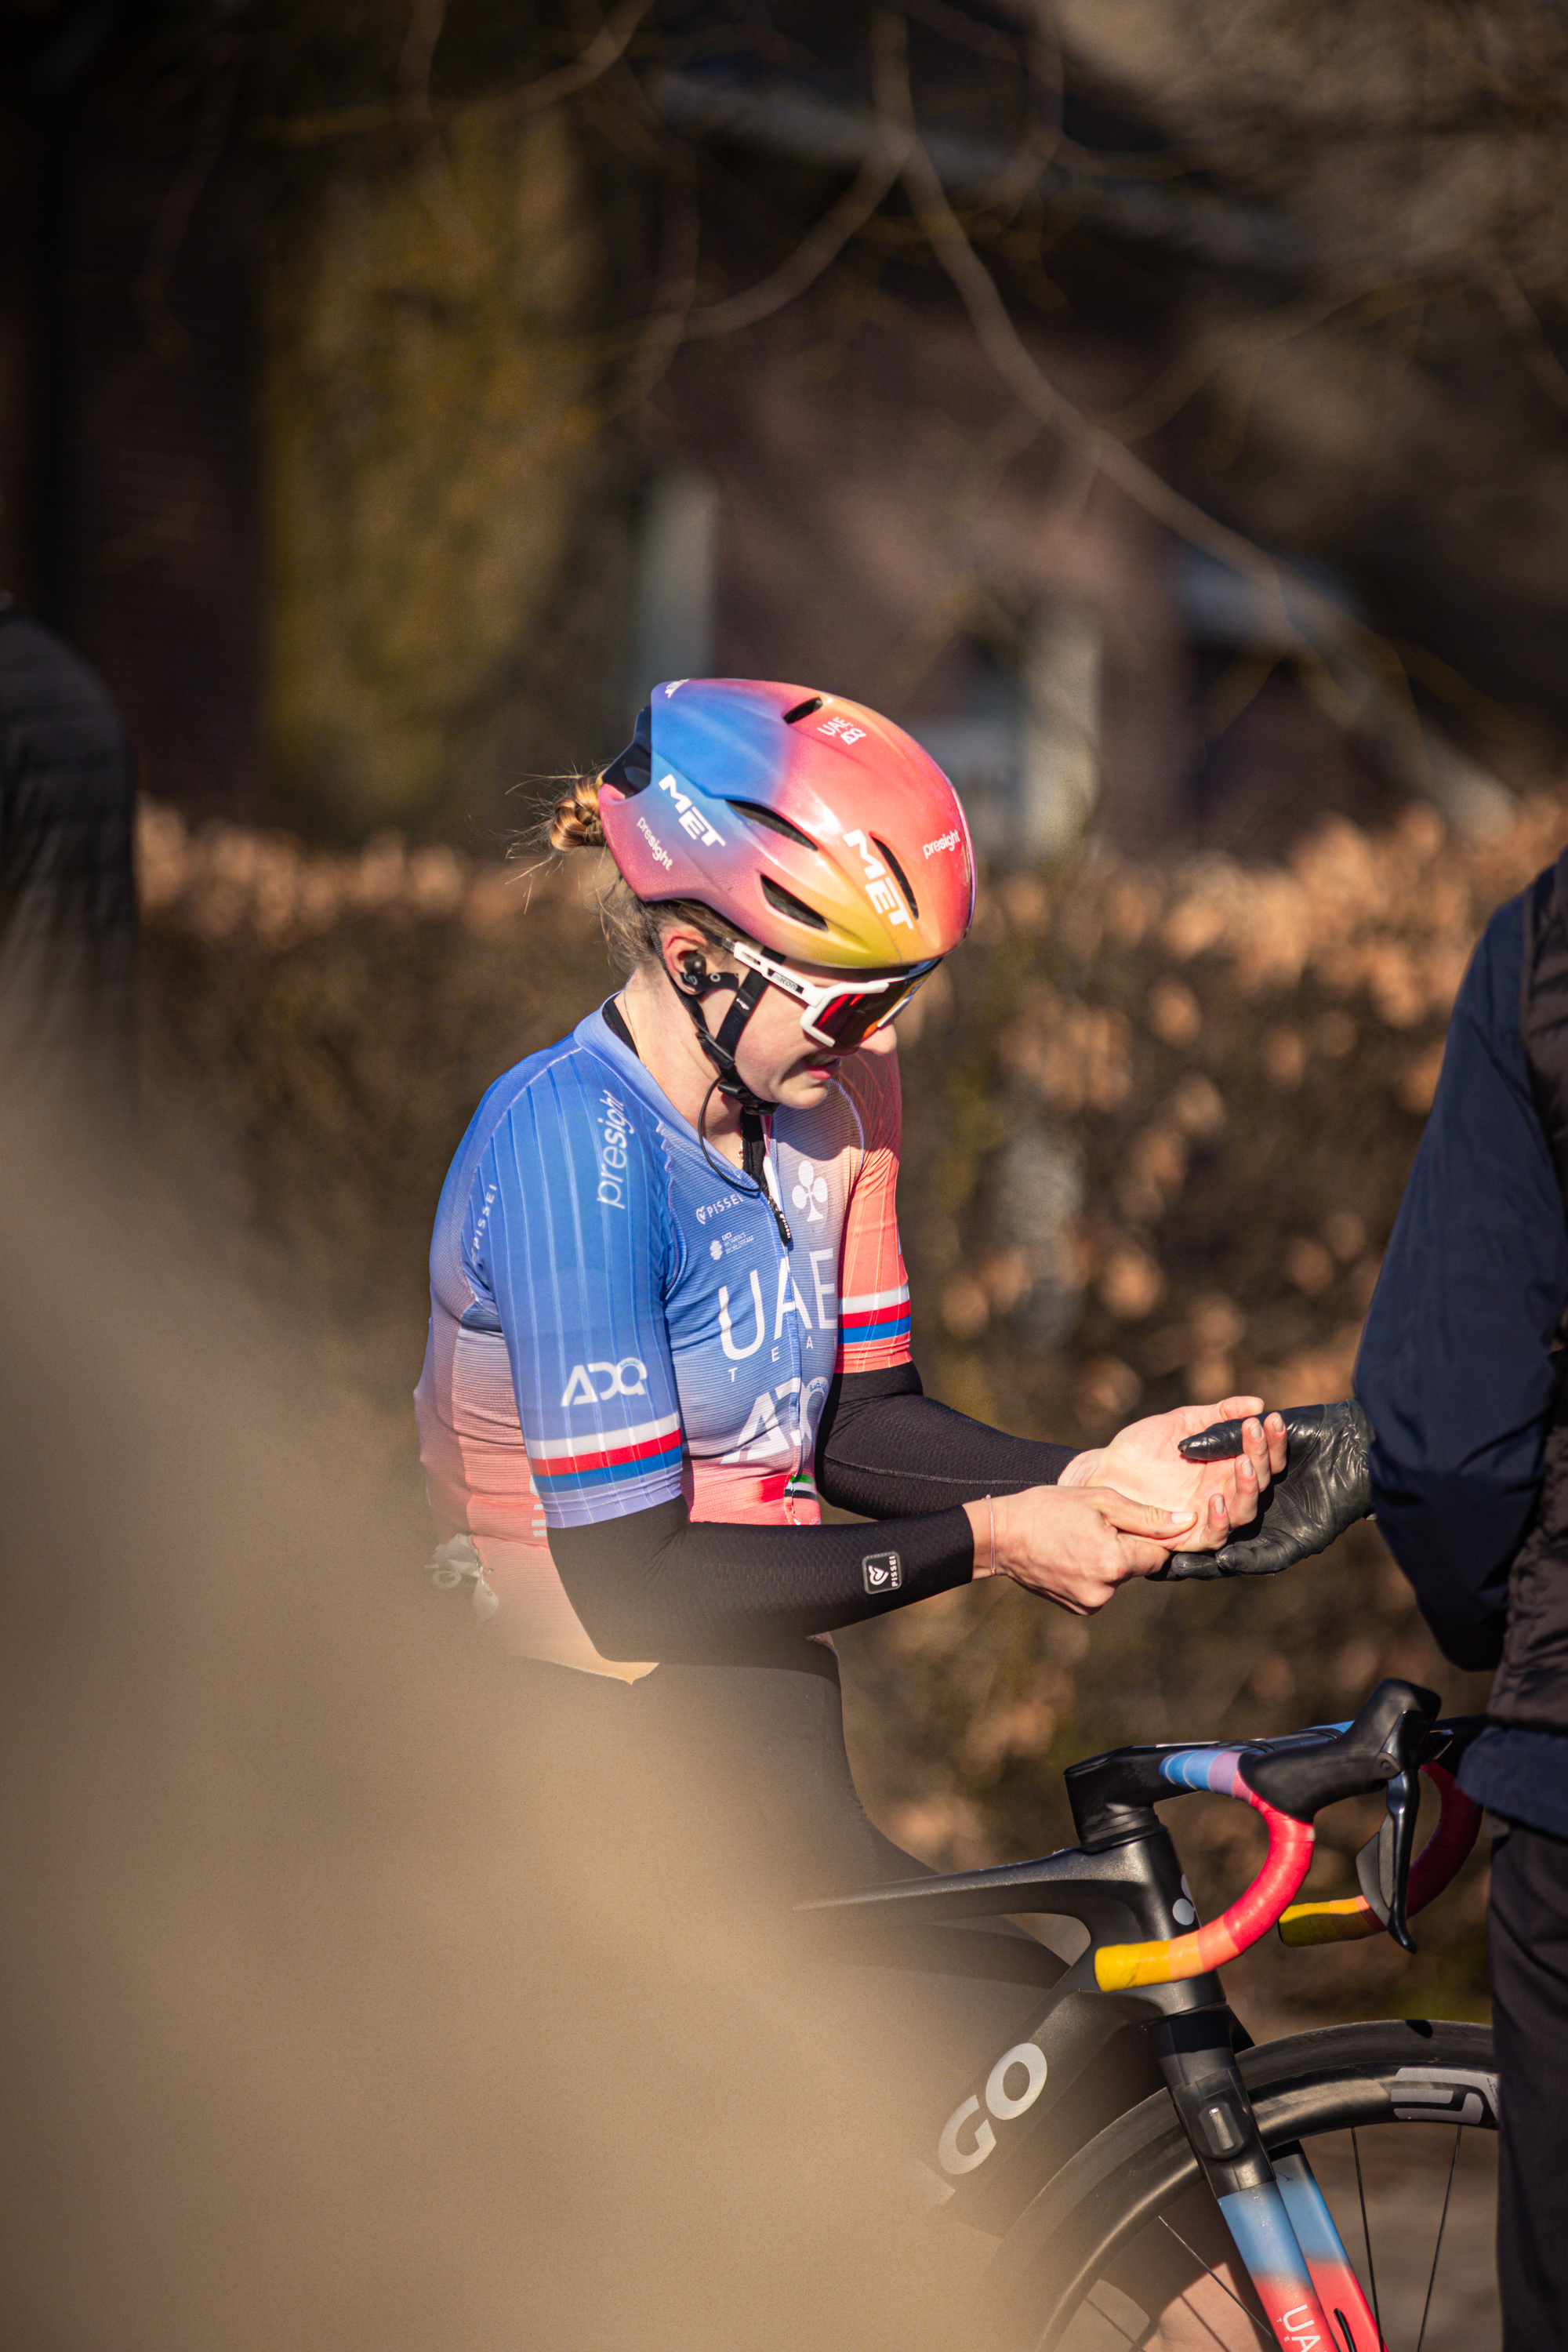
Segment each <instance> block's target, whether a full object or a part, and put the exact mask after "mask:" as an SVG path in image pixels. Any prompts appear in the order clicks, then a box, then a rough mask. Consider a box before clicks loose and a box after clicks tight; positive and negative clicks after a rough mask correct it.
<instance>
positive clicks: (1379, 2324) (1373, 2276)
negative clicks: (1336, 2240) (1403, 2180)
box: [1351, 2124, 1383, 2352]
mask: <svg viewBox="0 0 1568 2352" xmlns="http://www.w3.org/2000/svg"><path fill="white" fill-rule="evenodd" d="M1351 2154H1352V2156H1353V2157H1354V2158H1355V2193H1356V2195H1357V2197H1358V2198H1359V2199H1360V2200H1361V2242H1362V2244H1363V2246H1364V2247H1365V2248H1366V2274H1367V2277H1368V2279H1369V2280H1370V2281H1371V2283H1372V2324H1373V2326H1374V2327H1375V2328H1376V2330H1377V2352H1383V2314H1382V2312H1381V2311H1380V2310H1379V2309H1378V2305H1377V2265H1376V2264H1375V2263H1374V2262H1373V2259H1372V2231H1371V2230H1370V2229H1369V2228H1368V2226H1367V2219H1366V2188H1365V2184H1364V2183H1363V2179H1362V2177H1361V2142H1360V2140H1359V2139H1358V2138H1357V2137H1356V2132H1355V2126H1354V2125H1353V2124H1352V2126H1351Z"/></svg>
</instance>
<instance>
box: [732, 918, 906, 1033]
mask: <svg viewBox="0 0 1568 2352" xmlns="http://www.w3.org/2000/svg"><path fill="white" fill-rule="evenodd" d="M730 953H731V955H732V956H733V957H734V958H735V960H736V961H737V962H738V963H743V964H747V965H749V966H750V968H751V969H752V971H755V972H760V973H761V974H762V976H763V979H764V980H766V981H771V982H772V983H773V987H774V988H782V989H783V990H784V993H785V995H786V996H793V997H794V998H795V1000H796V1002H797V1003H801V1004H804V1005H805V1012H804V1013H802V1014H801V1016H800V1025H801V1027H802V1029H803V1030H804V1031H805V1034H806V1035H807V1036H808V1037H809V1038H810V1039H811V1041H812V1043H813V1044H814V1045H833V1046H837V1048H838V1050H839V1051H840V1052H841V1053H853V1051H854V1049H855V1047H856V1046H857V1045H864V1044H865V1042H866V1040H867V1038H868V1037H869V1036H871V1035H872V1034H874V1033H875V1032H876V1031H877V1030H879V1029H885V1028H886V1027H887V1025H888V1023H889V1021H891V1020H892V1019H893V1018H894V1016H895V1015H896V1014H897V1013H901V1012H902V1011H903V1009H904V1007H905V1005H906V1004H907V1003H909V1001H910V997H911V996H912V995H913V994H914V992H915V991H916V989H917V988H919V987H921V985H922V984H923V983H924V982H926V981H928V980H929V979H930V978H931V973H932V972H933V971H935V970H936V968H937V965H938V964H939V963H940V962H941V961H942V958H941V957H940V956H932V957H931V961H929V963H918V964H913V965H911V966H910V969H909V970H908V971H897V972H894V973H892V974H891V975H890V977H889V978H888V979H887V980H862V981H849V980H830V981H823V980H808V979H807V978H806V976H805V973H804V972H801V971H793V970H792V969H791V967H790V966H789V965H788V964H787V963H780V962H778V961H776V959H775V958H774V957H773V956H771V955H769V954H767V953H766V952H765V950H763V949H762V948H757V947H753V946H752V944H751V942H750V940H731V942H730Z"/></svg>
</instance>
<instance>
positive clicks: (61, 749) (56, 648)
mask: <svg viewBox="0 0 1568 2352" xmlns="http://www.w3.org/2000/svg"><path fill="white" fill-rule="evenodd" d="M134 810H135V784H134V779H133V776H132V761H131V754H130V751H129V748H128V746H127V743H126V740H125V732H124V730H123V729H122V727H121V723H120V720H119V719H118V717H117V716H116V713H115V710H114V707H113V705H112V703H111V702H110V699H109V697H108V695H107V694H106V693H105V691H104V689H103V688H102V687H101V686H100V683H99V681H98V679H97V678H96V677H94V676H93V674H92V672H91V670H90V669H89V667H88V666H87V664H86V663H85V662H84V661H82V660H81V659H80V657H79V656H78V655H76V654H74V653H73V652H72V651H71V650H70V648H69V646H66V645H63V644H62V643H61V641H60V639H59V638H58V637H57V636H56V635H54V634H53V633H52V631H50V630H48V629H46V628H44V627H43V626H42V625H40V624H39V623H38V622H37V621H34V620H31V619H29V618H28V617H27V616H26V614H23V613H21V612H20V611H19V610H18V609H17V607H16V604H14V603H13V601H12V600H11V598H10V597H9V596H6V595H5V594H4V593H0V1086H3V1087H4V1090H5V1097H6V1099H7V1100H8V1101H9V1102H11V1103H12V1104H13V1105H16V1104H18V1103H20V1102H26V1101H28V1100H32V1101H45V1100H52V1101H58V1100H61V1099H65V1098H73V1097H74V1098H79V1099H82V1100H85V1102H86V1104H87V1106H88V1108H89V1111H90V1112H92V1113H94V1114H95V1115H96V1116H97V1117H98V1118H100V1120H101V1119H102V1118H104V1117H105V1116H106V1115H107V1117H108V1118H110V1120H111V1121H112V1120H115V1119H117V1118H119V1117H120V1116H121V1115H122V1114H123V1112H124V1111H125V1110H126V1109H127V1108H128V1107H129V1103H130V1099H131V1095H132V1048H133V1031H132V988H133V981H134V968H135V950H136V890H135V881H134V877H133V871H132V830H133V817H134Z"/></svg>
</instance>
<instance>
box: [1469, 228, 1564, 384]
mask: <svg viewBox="0 0 1568 2352" xmlns="http://www.w3.org/2000/svg"><path fill="white" fill-rule="evenodd" d="M1476 268H1477V274H1478V275H1479V278H1480V281H1481V283H1482V285H1483V286H1484V287H1485V288H1486V289H1487V291H1488V293H1489V295H1490V296H1491V298H1492V300H1493V301H1494V302H1495V303H1496V304H1497V307H1498V309H1499V310H1500V312H1501V314H1502V316H1503V318H1504V319H1505V320H1507V322H1508V324H1509V325H1510V327H1511V328H1512V329H1513V331H1514V333H1515V334H1516V335H1517V336H1518V338H1519V341H1520V343H1521V347H1522V349H1523V352H1524V361H1525V365H1526V366H1527V367H1528V368H1529V370H1530V373H1531V375H1532V376H1533V377H1534V378H1535V381H1536V383H1538V384H1539V385H1540V386H1541V389H1542V392H1544V393H1545V394H1546V395H1547V397H1548V399H1550V400H1554V401H1555V402H1556V404H1557V405H1558V407H1559V408H1568V368H1564V366H1563V362H1562V361H1561V360H1560V359H1559V358H1558V356H1557V354H1556V352H1554V351H1553V350H1552V346H1551V344H1550V343H1549V342H1548V341H1547V340H1546V330H1545V329H1544V328H1543V327H1542V323H1541V320H1539V319H1538V318H1537V316H1536V314H1535V308H1534V305H1533V304H1532V303H1531V299H1530V297H1529V296H1528V294H1526V292H1525V290H1524V289H1523V287H1522V286H1521V284H1520V282H1519V280H1518V278H1516V277H1515V276H1514V274H1513V272H1512V270H1511V269H1510V268H1509V266H1508V264H1507V262H1506V261H1505V260H1504V259H1503V257H1502V256H1501V254H1500V252H1499V251H1498V249H1497V247H1496V246H1495V245H1487V246H1483V247H1482V248H1481V250H1480V252H1479V254H1478V255H1477V257H1476Z"/></svg>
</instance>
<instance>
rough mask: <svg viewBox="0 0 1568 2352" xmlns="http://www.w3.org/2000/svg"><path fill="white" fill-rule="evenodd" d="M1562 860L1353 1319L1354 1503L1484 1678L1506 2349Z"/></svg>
mask: <svg viewBox="0 0 1568 2352" xmlns="http://www.w3.org/2000/svg"><path fill="white" fill-rule="evenodd" d="M1565 1181H1568V854H1565V855H1564V857H1563V861H1562V862H1561V863H1560V865H1559V866H1555V867H1552V868H1550V869H1548V871H1547V872H1546V873H1544V874H1542V876H1540V877H1538V878H1537V880H1536V881H1535V882H1534V883H1533V884H1532V885H1531V888H1530V889H1529V890H1527V891H1526V892H1525V893H1524V894H1523V896H1522V897H1521V898H1514V899H1511V900H1510V902H1509V903H1508V905H1506V906H1505V907H1503V908H1500V911H1499V912H1498V913H1497V914H1496V915H1495V916H1494V917H1493V918H1492V920H1491V922H1490V924H1489V926H1488V929H1487V930H1486V933H1485V935H1484V937H1483V938H1482V940H1481V942H1480V945H1479V948H1478V949H1477V950H1476V954H1475V957H1474V959H1473V961H1472V962H1471V964H1470V968H1469V971H1468V974H1467V975H1466V978H1465V982H1464V984H1463V986H1462V987H1461V989H1460V991H1459V994H1458V1001H1457V1003H1456V1004H1455V1007H1454V1014H1453V1020H1452V1022H1451V1024H1450V1026H1449V1030H1448V1042H1447V1050H1446V1053H1445V1055H1444V1062H1443V1074H1442V1077H1441V1080H1440V1081H1439V1084H1438V1087H1437V1093H1436V1100H1435V1102H1434V1104H1433V1107H1432V1115H1431V1118H1430V1120H1429V1121H1428V1124H1427V1128H1426V1136H1425V1138H1424V1139H1423V1141H1422V1145H1421V1149H1420V1151H1419V1152H1418V1154H1417V1156H1416V1160H1415V1168H1414V1169H1413V1171H1412V1172H1411V1177H1410V1181H1409V1184H1408V1186H1407V1188H1406V1190H1405V1199H1404V1202H1403V1204H1402V1205H1401V1208H1400V1212H1399V1216H1398V1220H1397V1222H1396V1223H1395V1225H1394V1234H1393V1238H1392V1240H1391V1241H1390V1243H1389V1246H1388V1254H1387V1255H1386V1257H1385V1258H1384V1265H1383V1272H1382V1275H1381V1276H1380V1278H1379V1281H1378V1286H1377V1290H1376V1293H1375V1295H1374V1297H1373V1302H1372V1307H1371V1311H1370V1313H1369V1315H1368V1317H1367V1323H1366V1330H1365V1333H1364V1336H1363V1341H1362V1350H1361V1357H1360V1360H1359V1362H1358V1364H1357V1367H1356V1390H1357V1394H1358V1395H1359V1397H1360V1399H1361V1402H1362V1403H1363V1405H1364V1406H1365V1408H1366V1410H1367V1412H1368V1413H1369V1414H1370V1416H1371V1419H1372V1423H1373V1427H1374V1429H1375V1431H1376V1437H1375V1441H1374V1443H1373V1449H1372V1462H1371V1471H1372V1500H1373V1512H1374V1514H1375V1516H1376V1518H1377V1523H1378V1526H1379V1528H1381V1529H1382V1531H1383V1534H1384V1538H1386V1540H1387V1542H1388V1544H1389V1546H1390V1549H1392V1550H1393V1552H1394V1557H1395V1559H1397V1560H1398V1562H1399V1564H1400V1566H1401V1567H1402V1568H1403V1569H1404V1570H1405V1574H1406V1575H1407V1576H1408V1577H1409V1579H1410V1581H1411V1583H1412V1584H1413V1586H1414V1587H1415V1595H1416V1599H1417V1600H1418V1601H1419V1602H1420V1604H1421V1608H1422V1611H1423V1613H1424V1614H1425V1616H1426V1621H1427V1622H1428V1623H1429V1624H1430V1626H1431V1628H1432V1631H1433V1633H1435V1634H1436V1637H1437V1640H1438V1642H1439V1643H1440V1644H1441V1646H1442V1649H1443V1651H1444V1654H1445V1655H1446V1656H1447V1657H1448V1658H1450V1659H1452V1660H1453V1662H1454V1664H1456V1665H1460V1666H1466V1667H1485V1666H1496V1667H1497V1668H1498V1674H1497V1678H1496V1681H1495V1683H1494V1685H1493V1688H1492V1694H1491V1699H1490V1703H1489V1709H1488V1713H1489V1718H1490V1721H1489V1728H1488V1729H1487V1731H1486V1732H1484V1733H1483V1735H1482V1736H1481V1738H1479V1740H1478V1741H1477V1742H1476V1744H1475V1745H1474V1747H1473V1748H1471V1749H1470V1751H1469V1754H1468V1757H1467V1758H1466V1759H1465V1763H1464V1766H1463V1768H1462V1769H1461V1771H1460V1775H1459V1777H1460V1781H1461V1785H1462V1786H1463V1787H1464V1788H1465V1789H1466V1790H1467V1791H1468V1794H1469V1795H1470V1796H1472V1797H1473V1798H1474V1799H1475V1800H1476V1801H1478V1802H1479V1803H1480V1804H1483V1805H1485V1806H1486V1807H1487V1808H1488V1811H1489V1814H1490V1816H1491V1817H1492V1826H1493V1830H1494V1837H1495V1843H1494V1845H1493V1852H1492V1881H1491V1901H1490V1914H1489V1941H1490V1954H1491V1973H1492V1990H1493V1996H1494V2006H1495V2011H1496V2022H1497V2037H1498V2053H1499V2061H1500V2078H1501V2079H1500V2116H1501V2143H1502V2145H1501V2176H1500V2206H1499V2222H1498V2263H1499V2270H1500V2279H1501V2288H1502V2302H1503V2317H1504V2330H1505V2334H1504V2343H1505V2347H1506V2352H1562V2347H1563V2346H1564V2345H1568V2097H1565V2095H1564V2091H1563V2085H1564V2084H1565V2083H1568V1383H1565V1382H1564V1381H1563V1377H1562V1367H1563V1362H1564V1359H1563V1355H1562V1354H1561V1352H1560V1350H1559V1347H1558V1339H1559V1333H1560V1329H1561V1327H1562V1324H1563V1313H1564V1308H1565V1307H1568V1217H1565V1215H1564V1206H1563V1203H1564V1184H1565Z"/></svg>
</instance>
